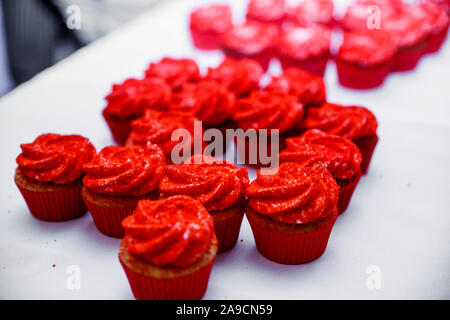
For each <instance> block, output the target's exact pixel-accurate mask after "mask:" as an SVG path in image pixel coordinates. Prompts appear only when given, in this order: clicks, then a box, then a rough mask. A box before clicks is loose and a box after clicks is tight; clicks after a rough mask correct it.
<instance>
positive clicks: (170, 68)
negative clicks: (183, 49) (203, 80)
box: [145, 58, 200, 90]
mask: <svg viewBox="0 0 450 320" xmlns="http://www.w3.org/2000/svg"><path fill="white" fill-rule="evenodd" d="M145 76H146V77H147V78H154V77H157V78H162V79H164V80H166V82H167V83H168V84H169V85H170V86H171V87H172V89H173V90H179V89H180V88H181V86H182V85H183V84H184V83H186V82H196V81H198V80H199V79H200V70H199V68H198V65H197V63H196V62H195V61H194V60H192V59H172V58H163V59H161V61H159V62H157V63H150V66H149V67H148V69H147V70H146V71H145Z"/></svg>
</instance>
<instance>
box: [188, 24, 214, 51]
mask: <svg viewBox="0 0 450 320" xmlns="http://www.w3.org/2000/svg"><path fill="white" fill-rule="evenodd" d="M191 38H192V42H193V44H194V46H195V47H196V48H197V49H201V50H216V49H219V48H220V45H221V43H220V35H219V34H217V33H214V32H198V31H195V30H192V29H191Z"/></svg>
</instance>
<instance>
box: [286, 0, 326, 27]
mask: <svg viewBox="0 0 450 320" xmlns="http://www.w3.org/2000/svg"><path fill="white" fill-rule="evenodd" d="M333 12H334V3H333V1H331V0H303V1H302V2H300V4H299V5H298V6H297V7H296V8H295V10H294V12H293V14H292V15H291V20H293V21H294V22H295V23H297V24H301V25H308V24H322V25H326V26H328V27H330V28H331V27H333V25H334V17H333Z"/></svg>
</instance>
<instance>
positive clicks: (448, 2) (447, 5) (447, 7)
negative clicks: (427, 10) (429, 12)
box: [431, 0, 450, 16]
mask: <svg viewBox="0 0 450 320" xmlns="http://www.w3.org/2000/svg"><path fill="white" fill-rule="evenodd" d="M431 2H432V3H434V4H437V5H438V6H439V7H440V8H441V9H443V10H444V11H445V12H447V14H448V15H449V16H450V0H431Z"/></svg>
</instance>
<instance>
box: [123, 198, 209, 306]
mask: <svg viewBox="0 0 450 320" xmlns="http://www.w3.org/2000/svg"><path fill="white" fill-rule="evenodd" d="M122 225H123V228H124V229H125V237H124V238H123V240H122V243H121V244H120V252H119V261H120V263H121V265H122V267H123V269H124V270H125V274H126V276H127V278H128V281H129V283H130V287H131V291H132V292H133V295H134V297H135V298H136V299H138V300H181V299H186V300H193V299H200V298H201V297H203V295H204V294H205V291H206V288H207V287H208V280H209V275H210V273H211V269H212V266H213V264H214V260H215V258H216V253H217V238H216V236H215V235H214V223H213V219H212V218H211V216H210V215H209V213H208V211H206V209H205V207H203V205H202V204H201V203H200V202H198V201H197V200H194V199H192V198H190V197H187V196H175V197H171V198H168V199H165V200H157V201H150V200H141V201H139V203H138V205H137V207H136V210H135V211H134V213H133V215H131V216H129V217H127V218H125V219H124V220H123V221H122Z"/></svg>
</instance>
